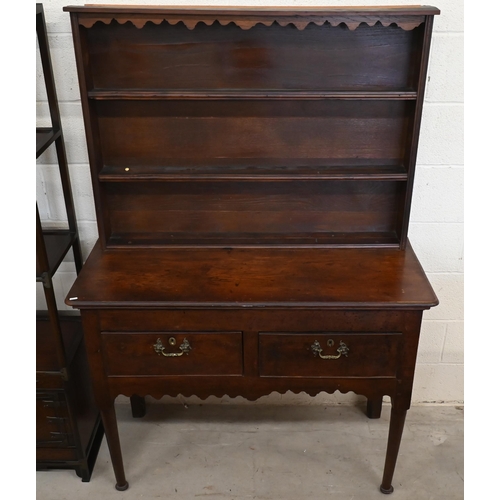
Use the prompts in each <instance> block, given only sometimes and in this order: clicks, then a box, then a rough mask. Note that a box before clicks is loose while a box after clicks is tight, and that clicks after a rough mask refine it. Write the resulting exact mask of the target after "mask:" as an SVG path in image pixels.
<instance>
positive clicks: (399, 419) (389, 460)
mask: <svg viewBox="0 0 500 500" xmlns="http://www.w3.org/2000/svg"><path fill="white" fill-rule="evenodd" d="M405 418H406V410H401V409H396V408H394V406H393V407H392V409H391V423H390V426H389V439H388V441H387V453H386V456H385V467H384V477H383V478H382V484H381V485H380V491H381V492H382V493H386V494H389V493H392V492H393V491H394V488H393V486H392V477H393V476H394V468H395V467H396V460H397V458H398V452H399V445H400V444H401V436H402V435H403V428H404V423H405Z"/></svg>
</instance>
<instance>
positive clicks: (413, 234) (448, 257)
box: [408, 222, 464, 273]
mask: <svg viewBox="0 0 500 500" xmlns="http://www.w3.org/2000/svg"><path fill="white" fill-rule="evenodd" d="M408 236H409V239H410V242H411V244H412V246H413V249H414V250H415V253H416V254H417V256H418V259H419V260H420V263H421V264H422V267H423V268H424V270H425V271H426V272H428V273H443V272H450V273H460V272H463V270H464V230H463V224H462V223H419V222H415V223H412V224H410V228H409V231H408Z"/></svg>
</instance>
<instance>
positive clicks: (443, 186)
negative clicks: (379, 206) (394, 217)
mask: <svg viewBox="0 0 500 500" xmlns="http://www.w3.org/2000/svg"><path fill="white" fill-rule="evenodd" d="M410 220H411V222H463V221H464V169H463V167H426V166H422V165H420V166H417V169H416V172H415V184H414V188H413V198H412V207H411V219H410Z"/></svg>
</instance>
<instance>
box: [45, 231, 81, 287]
mask: <svg viewBox="0 0 500 500" xmlns="http://www.w3.org/2000/svg"><path fill="white" fill-rule="evenodd" d="M75 238H76V235H75V233H74V232H72V231H70V230H67V229H58V230H44V231H43V240H44V242H45V249H46V251H47V258H48V261H49V269H41V268H40V266H39V265H38V261H37V266H36V280H37V281H41V280H42V276H41V275H42V273H43V272H47V273H48V274H49V275H50V276H53V275H54V273H55V272H56V271H57V268H58V267H59V265H60V264H61V262H62V260H63V258H64V256H65V255H66V253H67V252H68V250H69V249H70V248H71V245H73V243H74V241H75Z"/></svg>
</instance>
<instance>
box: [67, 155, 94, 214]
mask: <svg viewBox="0 0 500 500" xmlns="http://www.w3.org/2000/svg"><path fill="white" fill-rule="evenodd" d="M69 172H70V177H71V187H72V190H73V199H74V203H75V211H76V216H77V219H78V220H79V221H81V222H83V221H90V222H95V220H96V215H95V205H94V193H93V191H92V180H91V176H90V168H89V165H88V164H78V165H70V166H69Z"/></svg>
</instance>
